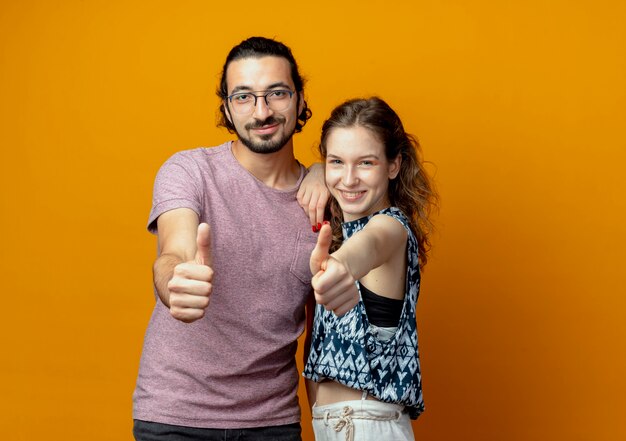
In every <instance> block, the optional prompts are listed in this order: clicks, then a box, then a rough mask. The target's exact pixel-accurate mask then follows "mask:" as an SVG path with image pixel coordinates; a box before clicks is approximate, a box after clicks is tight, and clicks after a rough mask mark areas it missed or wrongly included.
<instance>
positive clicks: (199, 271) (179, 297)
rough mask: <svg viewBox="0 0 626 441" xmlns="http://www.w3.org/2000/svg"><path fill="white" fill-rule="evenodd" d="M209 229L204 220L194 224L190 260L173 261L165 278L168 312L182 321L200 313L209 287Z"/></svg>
mask: <svg viewBox="0 0 626 441" xmlns="http://www.w3.org/2000/svg"><path fill="white" fill-rule="evenodd" d="M210 233H211V231H210V228H209V225H208V224H205V223H202V224H200V225H198V233H197V236H196V254H195V257H194V260H192V261H189V262H184V263H181V264H179V265H176V267H175V268H174V276H173V277H172V279H171V280H170V281H169V282H168V284H167V288H168V290H169V293H170V297H169V303H170V314H171V315H172V317H174V318H175V319H177V320H180V321H182V322H185V323H191V322H194V321H196V320H198V319H200V318H202V317H204V313H205V310H206V308H207V306H209V300H210V296H211V292H212V291H213V283H212V281H213V269H212V268H211V265H212V264H213V260H212V255H211V234H210Z"/></svg>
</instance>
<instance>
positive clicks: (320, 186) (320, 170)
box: [297, 162, 330, 232]
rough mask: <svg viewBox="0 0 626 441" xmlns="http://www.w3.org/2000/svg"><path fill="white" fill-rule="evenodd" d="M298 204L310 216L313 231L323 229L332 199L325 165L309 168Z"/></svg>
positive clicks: (299, 192) (303, 181)
mask: <svg viewBox="0 0 626 441" xmlns="http://www.w3.org/2000/svg"><path fill="white" fill-rule="evenodd" d="M297 198H298V203H299V204H300V206H301V207H302V209H303V210H304V211H305V213H306V214H307V215H308V216H309V220H310V221H311V226H312V227H313V231H315V232H317V231H319V230H320V229H321V228H322V223H323V222H324V211H325V210H326V204H327V203H328V199H329V198H330V192H329V191H328V188H327V187H326V182H325V180H324V164H322V163H319V162H316V163H314V164H312V165H311V167H309V171H308V173H307V175H306V176H305V177H304V179H303V180H302V183H301V184H300V189H299V190H298V196H297Z"/></svg>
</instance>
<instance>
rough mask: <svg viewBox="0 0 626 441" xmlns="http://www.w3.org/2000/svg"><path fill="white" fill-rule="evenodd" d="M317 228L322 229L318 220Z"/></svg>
mask: <svg viewBox="0 0 626 441" xmlns="http://www.w3.org/2000/svg"><path fill="white" fill-rule="evenodd" d="M317 229H318V230H321V229H322V224H320V223H319V222H318V223H317Z"/></svg>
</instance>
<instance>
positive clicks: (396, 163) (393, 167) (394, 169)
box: [389, 154, 402, 180]
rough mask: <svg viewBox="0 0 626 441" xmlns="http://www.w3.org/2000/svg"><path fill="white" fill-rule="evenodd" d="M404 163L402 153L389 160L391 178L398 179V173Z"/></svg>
mask: <svg viewBox="0 0 626 441" xmlns="http://www.w3.org/2000/svg"><path fill="white" fill-rule="evenodd" d="M401 165H402V155H401V154H398V156H396V157H395V159H394V160H392V161H390V162H389V179H390V180H391V179H396V177H397V176H398V173H400V166H401Z"/></svg>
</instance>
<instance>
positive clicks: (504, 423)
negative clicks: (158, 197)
mask: <svg viewBox="0 0 626 441" xmlns="http://www.w3.org/2000/svg"><path fill="white" fill-rule="evenodd" d="M174 3H176V5H174ZM624 23H626V3H624V2H623V1H621V0H606V1H604V0H594V1H591V0H588V1H582V0H581V1H576V0H567V1H566V0H554V1H545V0H529V1H524V2H521V1H520V2H496V1H485V0H474V1H466V2H463V1H454V0H446V1H429V0H416V1H413V2H408V1H406V2H393V1H392V2H382V3H381V2H379V1H369V0H359V1H355V0H348V1H325V0H324V1H316V2H308V3H307V2H299V3H298V2H281V1H278V2H270V3H261V2H251V1H239V2H234V3H230V2H221V4H218V5H215V4H213V2H208V1H179V2H169V1H136V2H122V1H111V0H110V1H96V0H93V1H85V0H83V1H79V0H64V1H45V2H44V1H34V0H32V1H27V0H26V1H15V0H13V1H10V0H4V1H3V2H2V3H1V4H0V146H1V149H2V155H1V161H0V209H1V212H0V214H1V216H0V231H1V232H2V234H3V238H2V245H1V246H0V258H1V262H0V263H1V265H0V271H1V277H0V280H1V283H2V288H1V289H2V301H1V303H0V305H1V306H2V308H1V311H2V319H1V320H0V331H1V335H2V337H1V338H2V340H1V341H2V351H1V355H0V378H1V382H2V389H1V393H0V394H1V396H2V398H1V399H0V433H2V438H3V439H7V440H12V441H13V440H36V439H46V440H91V441H97V440H130V439H131V426H132V421H131V394H132V391H133V387H134V382H135V377H136V373H137V367H138V362H139V356H140V351H141V345H142V340H143V334H144V331H145V328H146V325H147V322H148V318H149V315H150V312H151V309H152V304H153V297H152V291H151V274H150V267H151V262H152V260H153V258H154V253H155V247H156V244H155V240H154V238H153V237H152V236H151V235H149V234H148V233H147V232H146V231H145V223H146V220H147V215H148V211H149V209H150V202H151V191H152V183H153V179H154V175H155V173H156V171H157V169H158V167H159V166H160V165H161V163H162V162H163V161H164V160H165V159H166V158H167V157H169V156H170V155H171V154H172V153H174V152H175V151H178V150H182V149H187V148H193V147H196V146H200V145H206V146H211V145H216V144H219V143H221V142H223V141H224V140H226V139H229V135H228V134H227V133H226V132H225V131H224V130H218V129H217V128H215V124H214V122H215V115H216V113H215V110H216V108H217V104H218V103H217V98H216V97H215V95H214V90H215V87H216V85H217V80H218V73H219V71H220V68H221V64H222V62H223V60H224V58H225V56H226V53H227V52H228V50H229V49H230V48H231V47H232V46H233V45H234V44H236V43H238V42H239V41H241V40H242V39H244V38H246V37H248V36H251V35H255V34H262V35H265V36H270V37H277V38H278V39H280V40H282V41H284V42H286V43H287V44H288V45H289V46H291V47H292V49H293V51H294V54H295V55H296V58H297V59H298V60H299V63H300V65H301V68H302V71H303V73H304V74H305V75H306V77H307V78H308V84H307V95H308V99H309V103H310V105H311V107H312V109H313V112H314V117H313V119H312V120H311V121H310V123H309V124H308V125H307V127H305V129H304V132H303V133H302V134H300V135H298V136H297V137H296V146H297V155H298V157H299V158H300V159H301V160H302V161H303V162H305V163H307V164H308V163H310V162H312V161H313V160H314V158H315V156H314V153H313V152H314V147H315V144H316V141H317V138H318V135H319V130H320V127H321V124H322V122H323V120H324V118H325V117H326V116H327V115H328V114H329V112H330V110H331V109H332V108H333V107H334V106H335V105H336V104H338V103H339V102H341V101H342V100H344V99H345V98H349V97H354V96H361V95H371V94H379V95H380V96H382V97H383V98H385V99H386V100H387V101H389V102H390V103H391V104H392V106H394V107H395V108H396V109H397V111H398V112H399V113H400V115H401V117H402V118H403V120H404V122H405V125H406V127H407V128H408V130H409V131H411V132H413V133H415V134H416V135H417V136H418V137H419V138H420V140H421V142H422V144H423V147H424V152H425V157H426V159H428V160H430V161H432V163H433V164H434V166H433V167H431V170H432V171H433V172H434V173H436V181H437V184H438V187H439V190H440V193H441V197H442V207H441V213H440V215H439V217H438V218H437V220H436V222H437V225H438V226H439V231H438V233H437V235H436V236H435V237H434V253H433V255H432V260H431V262H430V263H429V265H428V266H427V268H426V272H425V274H424V284H423V288H422V297H421V299H420V303H419V308H418V309H419V314H418V321H419V331H420V343H421V350H422V363H423V375H424V393H425V399H426V404H427V410H426V413H425V414H424V415H423V416H422V417H421V418H420V419H419V420H418V421H417V422H416V423H415V425H414V428H415V432H416V437H417V439H420V440H458V439H464V440H494V441H495V440H508V441H514V440H594V441H595V440H617V439H626V418H625V417H624V414H625V413H626V405H625V401H626V399H625V398H624V397H625V396H626V380H625V377H626V351H625V349H626V345H625V343H624V342H625V341H626V320H625V318H626V317H625V315H626V314H625V311H626V300H625V296H624V295H625V294H626V289H625V283H624V276H623V274H624V271H623V266H624V264H625V263H626V256H625V254H626V252H625V250H626V233H625V228H624V225H625V221H626V219H625V218H626V216H625V214H626V202H625V200H626V198H625V197H624V193H625V190H626V178H625V177H624V172H623V170H622V169H623V167H624V164H626V134H625V127H624V126H625V122H626V118H625V117H626V102H625V101H626V100H625V96H626V94H625V91H626V56H625V54H626V47H625V46H626V45H625V43H626V26H624ZM308 418H309V415H308V413H306V411H305V414H304V418H303V420H304V427H305V440H311V439H312V438H311V435H310V429H309V428H308V421H309V420H308Z"/></svg>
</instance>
